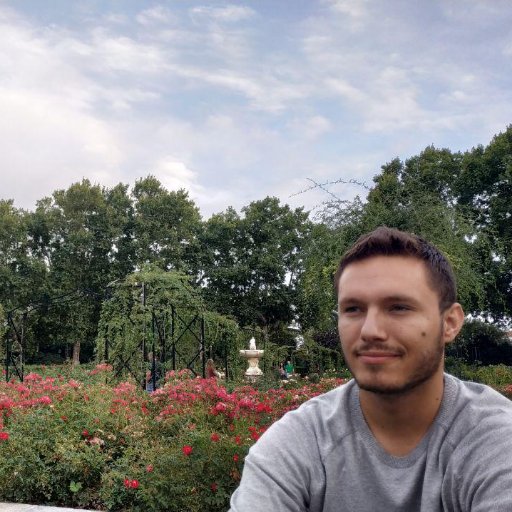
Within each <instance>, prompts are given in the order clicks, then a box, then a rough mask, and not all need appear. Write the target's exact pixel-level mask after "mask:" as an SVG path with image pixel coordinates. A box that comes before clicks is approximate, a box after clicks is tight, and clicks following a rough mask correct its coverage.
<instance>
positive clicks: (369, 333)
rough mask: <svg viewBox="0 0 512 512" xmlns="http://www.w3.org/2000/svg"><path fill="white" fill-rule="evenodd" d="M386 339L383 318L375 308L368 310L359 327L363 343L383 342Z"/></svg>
mask: <svg viewBox="0 0 512 512" xmlns="http://www.w3.org/2000/svg"><path fill="white" fill-rule="evenodd" d="M386 338H387V333H386V329H385V322H384V318H383V316H382V315H381V314H380V312H379V311H378V310H377V309H376V308H368V310H367V311H366V315H365V317H364V320H363V324H362V326H361V339H362V340H363V341H379V340H381V341H384V340H386Z"/></svg>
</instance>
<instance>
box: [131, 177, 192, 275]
mask: <svg viewBox="0 0 512 512" xmlns="http://www.w3.org/2000/svg"><path fill="white" fill-rule="evenodd" d="M132 196H133V198H134V211H135V214H134V221H133V222H134V224H133V226H134V229H133V232H134V243H135V257H136V265H137V266H138V267H139V268H140V267H141V266H142V265H143V264H145V263H156V264H157V265H158V266H160V267H161V268H163V269H166V270H171V269H172V270H181V271H185V272H188V273H193V272H195V271H197V265H196V261H197V249H198V233H199V230H200V226H201V216H200V214H199V210H198V208H197V206H196V205H195V204H194V202H193V201H192V200H191V199H189V197H188V193H187V192H186V191H185V190H183V189H180V190H178V191H170V192H169V191H167V190H166V189H165V188H164V187H163V186H162V185H161V183H160V182H159V181H158V180H157V179H156V178H155V177H154V176H148V177H147V178H144V179H141V180H139V181H137V182H136V183H135V186H134V188H133V191H132Z"/></svg>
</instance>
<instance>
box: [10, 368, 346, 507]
mask: <svg viewBox="0 0 512 512" xmlns="http://www.w3.org/2000/svg"><path fill="white" fill-rule="evenodd" d="M81 371H83V370H81ZM111 371H112V370H111V367H109V366H107V365H102V366H98V367H96V368H94V369H92V370H89V371H88V374H87V375H86V376H84V377H85V378H84V379H83V381H82V380H77V379H73V378H70V375H69V374H68V375H63V374H60V375H59V374H58V373H55V372H53V373H52V372H50V373H51V374H52V375H53V376H45V377H43V376H42V375H41V374H39V373H31V374H29V375H27V376H26V378H25V381H24V382H23V383H19V382H14V381H13V382H9V383H5V382H3V383H1V384H0V501H13V502H24V503H38V504H52V505H62V506H71V507H82V508H95V509H98V510H101V509H103V510H118V511H123V510H144V511H148V510H153V511H184V510H186V511H191V512H194V511H203V512H204V511H205V510H207V511H211V512H215V511H221V510H226V509H227V508H228V504H229V496H230V495H231V493H232V492H233V490H234V489H235V488H236V486H237V485H238V481H239V479H240V474H241V472H242V467H243V461H244V457H245V456H246V454H247V452H248V450H249V448H250V446H251V445H252V444H253V443H254V442H256V441H257V440H258V438H259V437H260V435H261V434H262V433H263V432H264V431H265V430H266V429H267V428H268V426H269V425H271V424H272V423H273V422H274V421H275V420H276V419H278V418H280V417H281V416H282V415H283V414H284V413H286V412H287V411H289V410H292V409H295V408H297V407H298V406H299V405H300V404H301V403H303V402H304V401H306V400H308V399H309V398H311V397H313V396H315V395H318V394H321V393H323V392H325V391H328V390H329V389H332V388H333V387H335V386H337V385H339V384H341V383H342V380H340V379H334V378H332V379H324V380H321V381H320V382H319V383H315V384H308V385H303V386H300V385H296V386H294V387H293V388H292V389H286V388H281V389H270V390H267V391H259V390H257V389H255V388H253V387H251V386H246V385H244V386H239V387H235V388H233V390H232V391H228V390H227V389H226V388H225V387H223V386H222V385H220V384H219V383H218V382H217V381H216V380H215V379H200V378H197V379H194V378H191V376H190V374H188V373H187V372H186V371H184V372H179V373H173V372H170V373H168V375H167V376H166V379H165V385H164V386H163V387H162V388H161V389H158V390H157V391H155V392H154V393H151V394H148V393H146V392H144V391H143V390H141V389H139V388H138V387H137V386H135V384H133V383H130V382H123V383H120V384H118V385H115V386H112V385H107V384H105V375H106V374H108V373H109V372H111Z"/></svg>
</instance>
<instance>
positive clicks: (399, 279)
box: [338, 256, 463, 394]
mask: <svg viewBox="0 0 512 512" xmlns="http://www.w3.org/2000/svg"><path fill="white" fill-rule="evenodd" d="M454 307H458V308H459V310H460V306H459V305H458V304H456V305H453V306H452V307H451V308H448V310H447V311H446V312H444V313H443V314H441V312H440V311H439V297H438V295H437V293H436V292H435V291H434V290H433V289H432V288H431V287H430V285H429V282H428V279H427V270H426V268H425V264H424V263H423V262H422V261H420V260H418V259H415V258H411V257H403V256H375V257H371V258H368V259H365V260H362V261H358V262H355V263H351V264H349V265H348V266H347V267H346V268H345V270H344V271H343V273H342V275H341V278H340V280H339V283H338V311H339V319H338V330H339V334H340V339H341V346H342V349H343V353H344V355H345V361H346V363H347V365H348V367H349V369H350V371H351V372H352V375H353V376H354V378H355V379H356V381H357V383H358V385H359V387H360V388H361V389H364V390H367V391H371V392H375V393H383V394H400V393H404V392H406V391H408V390H411V389H414V388H416V387H417V386H419V385H421V384H423V383H425V382H427V381H430V380H431V379H435V378H436V376H437V378H442V373H443V364H442V363H443V358H444V356H443V354H444V346H445V344H446V343H448V342H449V341H452V340H453V339H454V338H455V336H456V335H457V333H458V331H459V329H460V325H462V318H463V314H462V310H460V313H459V314H458V315H457V318H456V319H455V320H457V321H459V320H460V325H456V321H455V320H454V318H452V316H453V314H452V313H453V312H452V311H451V310H452V309H453V308H454ZM450 315H451V316H450ZM461 315H462V316H461ZM447 316H448V321H446V318H447Z"/></svg>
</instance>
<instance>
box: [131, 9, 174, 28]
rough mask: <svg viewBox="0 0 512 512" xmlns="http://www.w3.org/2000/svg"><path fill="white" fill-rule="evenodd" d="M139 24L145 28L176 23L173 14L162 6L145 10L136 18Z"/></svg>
mask: <svg viewBox="0 0 512 512" xmlns="http://www.w3.org/2000/svg"><path fill="white" fill-rule="evenodd" d="M135 19H136V20H137V22H138V23H140V24H141V25H144V26H150V25H151V26H152V25H158V24H169V23H172V22H174V21H175V17H174V16H173V14H172V12H171V11H170V10H169V9H167V8H166V7H164V6H162V5H156V6H154V7H151V8H149V9H144V10H143V11H141V12H139V13H138V14H137V16H136V17H135Z"/></svg>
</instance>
